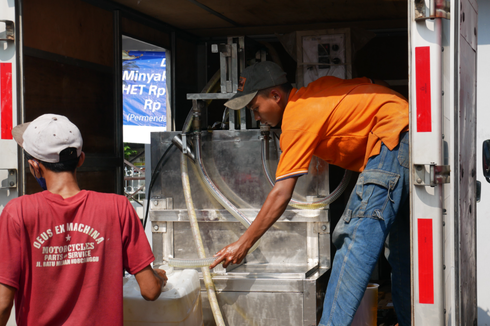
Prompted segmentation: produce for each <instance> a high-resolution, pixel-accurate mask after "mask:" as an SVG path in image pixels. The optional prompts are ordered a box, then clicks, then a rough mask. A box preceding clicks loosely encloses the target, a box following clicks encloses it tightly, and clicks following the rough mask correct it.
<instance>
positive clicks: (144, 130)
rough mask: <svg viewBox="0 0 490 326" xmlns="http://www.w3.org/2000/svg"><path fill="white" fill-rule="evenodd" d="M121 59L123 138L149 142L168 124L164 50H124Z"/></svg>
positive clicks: (135, 141) (128, 140) (129, 140)
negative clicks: (152, 133)
mask: <svg viewBox="0 0 490 326" xmlns="http://www.w3.org/2000/svg"><path fill="white" fill-rule="evenodd" d="M122 62H123V72H122V73H123V75H122V84H123V85H122V93H123V135H124V142H133V143H150V132H151V131H162V130H166V126H167V78H166V58H165V52H156V51H123V58H122ZM127 127H129V128H127Z"/></svg>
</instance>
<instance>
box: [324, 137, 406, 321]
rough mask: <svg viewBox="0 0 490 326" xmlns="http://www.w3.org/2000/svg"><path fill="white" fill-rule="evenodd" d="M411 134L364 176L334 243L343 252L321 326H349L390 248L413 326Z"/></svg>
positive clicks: (398, 307) (400, 313)
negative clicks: (379, 261) (410, 187)
mask: <svg viewBox="0 0 490 326" xmlns="http://www.w3.org/2000/svg"><path fill="white" fill-rule="evenodd" d="M408 139H409V136H408V132H407V133H404V134H401V135H400V143H399V145H398V146H397V147H396V148H394V149H393V150H392V151H390V150H389V149H388V148H387V147H386V146H385V145H384V144H382V145H381V151H380V153H379V155H377V156H374V157H371V158H370V159H369V161H368V163H367V165H366V168H365V169H364V171H363V172H362V173H361V174H360V175H359V178H358V180H357V184H356V186H355V188H354V190H353V191H352V194H351V196H350V199H349V202H348V204H347V207H346V208H345V211H344V214H343V215H342V218H341V219H340V221H339V222H338V223H337V226H336V227H335V231H334V233H333V235H332V241H333V243H334V245H335V246H336V248H337V249H338V251H337V253H336V254H335V258H334V261H333V265H332V271H331V275H330V280H329V283H328V287H327V292H326V295H325V300H324V302H323V315H322V318H321V320H320V325H322V326H327V325H328V326H331V325H338V326H348V325H350V324H351V323H352V319H353V318H354V314H355V313H356V310H357V308H358V307H359V304H360V302H361V299H362V297H363V295H364V291H365V289H366V286H367V284H368V282H369V278H370V276H371V274H372V272H373V269H374V267H375V265H376V263H377V261H378V257H379V255H380V253H381V251H382V250H383V248H384V247H385V246H386V250H385V253H386V254H387V259H388V262H389V263H390V265H391V267H392V274H391V279H392V298H393V304H394V307H395V311H396V314H397V317H398V323H399V324H400V326H405V325H407V326H409V325H410V317H411V315H410V305H411V300H410V215H409V198H408V196H409V180H410V178H409V168H408V167H409V150H408Z"/></svg>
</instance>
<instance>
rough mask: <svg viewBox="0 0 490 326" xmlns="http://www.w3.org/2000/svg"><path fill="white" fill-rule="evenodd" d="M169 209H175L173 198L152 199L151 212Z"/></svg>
mask: <svg viewBox="0 0 490 326" xmlns="http://www.w3.org/2000/svg"><path fill="white" fill-rule="evenodd" d="M168 209H174V199H173V198H172V197H165V198H157V197H153V198H151V199H150V210H151V211H165V210H168Z"/></svg>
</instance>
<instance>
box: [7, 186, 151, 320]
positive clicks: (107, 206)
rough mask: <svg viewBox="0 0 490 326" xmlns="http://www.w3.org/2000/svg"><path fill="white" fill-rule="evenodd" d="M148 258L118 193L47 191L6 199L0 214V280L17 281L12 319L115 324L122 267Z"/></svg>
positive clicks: (132, 268)
mask: <svg viewBox="0 0 490 326" xmlns="http://www.w3.org/2000/svg"><path fill="white" fill-rule="evenodd" d="M153 260H154V257H153V253H152V252H151V248H150V246H149V244H148V241H147V239H146V236H145V233H144V230H143V227H142V225H141V222H140V220H139V218H138V216H137V215H136V212H135V211H134V209H133V207H132V206H131V204H130V203H129V201H128V200H127V199H126V198H125V197H124V196H119V195H114V194H104V193H97V192H93V191H84V190H82V191H81V192H80V193H78V194H77V195H75V196H73V197H70V198H66V199H63V198H62V197H61V196H59V195H56V194H53V193H51V192H49V191H43V192H41V193H37V194H34V195H25V196H22V197H19V198H16V199H14V200H12V201H10V202H9V203H8V204H7V205H6V206H5V208H4V210H3V212H2V215H1V216H0V283H3V284H6V285H9V286H12V287H14V288H16V289H17V292H16V296H15V310H16V317H17V325H19V326H22V325H84V326H86V325H122V324H123V320H122V319H123V312H122V307H123V305H122V300H123V294H122V286H123V284H122V276H123V268H124V269H126V270H127V271H128V272H129V273H131V274H135V273H137V272H139V271H141V270H142V269H143V268H144V267H146V266H148V265H149V264H150V263H151V262H152V261H153Z"/></svg>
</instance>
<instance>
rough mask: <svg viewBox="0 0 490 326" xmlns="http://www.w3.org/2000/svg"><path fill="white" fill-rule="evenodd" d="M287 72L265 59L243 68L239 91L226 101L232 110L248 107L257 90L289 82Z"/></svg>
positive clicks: (226, 104)
mask: <svg viewBox="0 0 490 326" xmlns="http://www.w3.org/2000/svg"><path fill="white" fill-rule="evenodd" d="M287 82H288V79H287V78H286V73H285V72H284V71H283V70H282V69H281V67H279V66H278V65H277V64H275V63H274V62H272V61H263V62H259V63H256V64H254V65H251V66H249V67H247V68H245V70H243V72H242V74H241V76H240V79H239V80H238V90H237V93H236V94H235V95H234V96H233V97H232V98H231V100H229V101H228V102H226V103H225V106H226V107H229V108H230V109H232V110H240V109H242V108H244V107H246V106H247V105H248V104H249V103H250V102H251V101H252V100H253V98H254V97H255V95H257V92H258V91H260V90H262V89H265V88H269V87H273V86H278V85H281V84H284V83H287Z"/></svg>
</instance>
